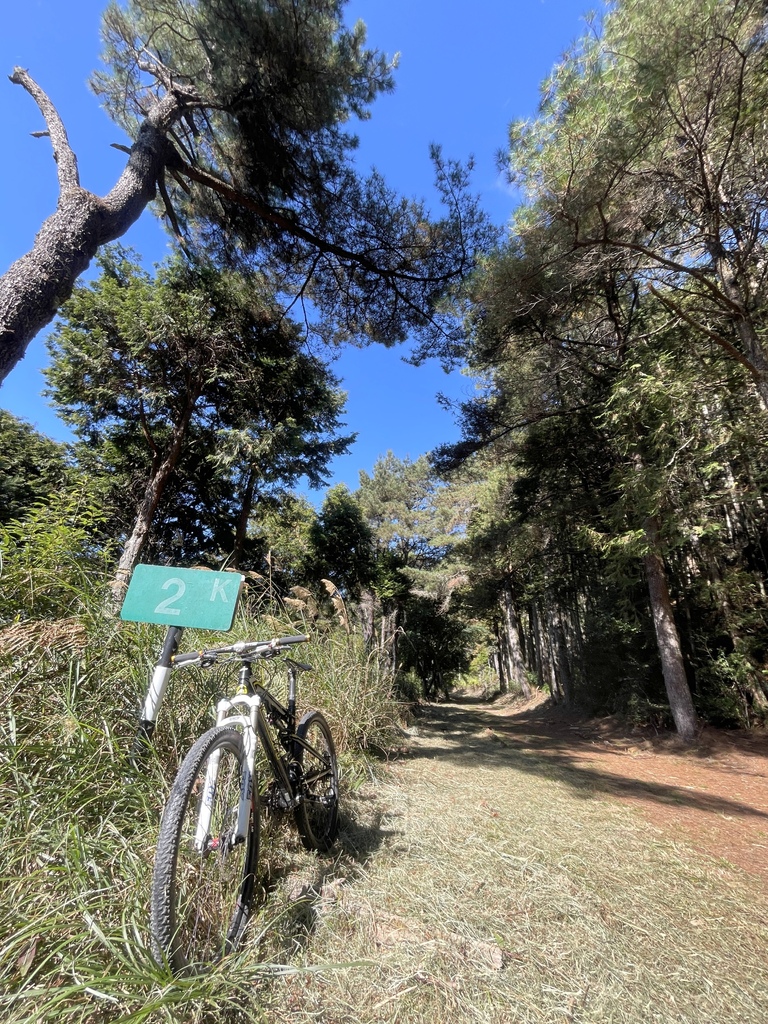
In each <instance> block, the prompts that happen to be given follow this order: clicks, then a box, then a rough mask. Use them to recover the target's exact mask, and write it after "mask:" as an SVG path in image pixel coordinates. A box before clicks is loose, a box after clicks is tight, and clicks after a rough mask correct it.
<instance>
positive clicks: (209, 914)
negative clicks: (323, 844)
mask: <svg viewBox="0 0 768 1024" xmlns="http://www.w3.org/2000/svg"><path fill="white" fill-rule="evenodd" d="M214 756H216V757H218V759H219V763H218V770H217V772H216V782H215V790H214V792H213V797H212V808H211V818H210V826H209V827H208V829H207V834H206V835H205V836H204V837H197V825H198V819H199V816H200V810H201V807H202V803H203V795H204V790H205V783H206V771H207V769H208V765H209V764H210V762H211V758H212V757H214ZM245 767H246V759H245V751H244V747H243V738H242V736H241V735H240V733H239V732H238V731H237V729H234V728H232V727H231V726H226V725H222V726H215V727H214V728H213V729H209V730H208V732H206V733H204V734H203V735H202V736H201V737H200V739H199V740H198V741H197V742H196V743H195V745H194V746H193V747H192V748H191V750H190V751H189V753H188V754H187V756H186V757H185V758H184V760H183V761H182V763H181V768H180V769H179V773H178V775H177V776H176V780H175V782H174V784H173V787H172V789H171V793H170V796H169V798H168V803H167V804H166V807H165V811H164V813H163V820H162V823H161V825H160V835H159V838H158V842H157V852H156V855H155V869H154V874H153V878H152V922H151V924H152V942H153V949H154V952H155V955H156V956H157V958H158V960H161V961H162V960H166V959H167V961H168V962H169V964H170V966H171V969H172V970H173V972H174V973H175V974H181V975H190V974H201V973H204V972H205V971H206V970H207V969H209V968H210V967H211V965H212V964H214V963H216V962H217V961H218V960H220V959H221V957H222V956H224V955H226V954H227V953H230V952H231V951H232V950H233V949H234V948H235V946H236V944H237V941H238V939H239V938H240V936H241V934H242V931H243V929H244V928H245V925H246V923H247V921H248V914H249V910H250V904H251V900H252V898H253V889H254V884H255V873H256V864H257V861H258V854H259V806H258V790H257V787H256V784H255V780H253V784H252V787H251V809H250V817H249V820H248V827H247V829H246V835H245V839H244V840H242V839H241V840H239V841H236V840H235V834H236V831H237V815H238V809H239V804H240V792H241V788H242V782H243V773H244V770H245ZM196 839H197V841H196Z"/></svg>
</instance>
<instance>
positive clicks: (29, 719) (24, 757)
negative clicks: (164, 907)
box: [0, 574, 398, 1024]
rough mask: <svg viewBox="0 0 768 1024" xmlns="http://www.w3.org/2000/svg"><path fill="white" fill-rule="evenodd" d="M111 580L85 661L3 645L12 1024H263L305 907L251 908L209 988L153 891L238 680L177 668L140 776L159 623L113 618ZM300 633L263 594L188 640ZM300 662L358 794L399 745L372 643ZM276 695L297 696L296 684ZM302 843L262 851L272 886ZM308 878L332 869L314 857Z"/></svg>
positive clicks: (331, 646)
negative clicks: (161, 923)
mask: <svg viewBox="0 0 768 1024" xmlns="http://www.w3.org/2000/svg"><path fill="white" fill-rule="evenodd" d="M106 581H107V577H106V576H105V575H103V574H102V575H101V577H98V576H94V577H91V578H90V580H89V586H88V587H85V588H84V589H83V591H82V593H81V600H80V602H79V606H80V608H81V611H82V612H83V614H82V615H81V616H79V617H78V619H77V621H78V623H79V625H80V627H81V629H82V630H83V632H84V634H85V639H84V641H83V643H82V645H81V650H80V653H79V654H78V655H77V656H76V657H71V656H70V657H67V656H66V653H65V656H64V658H63V661H62V656H61V655H62V650H61V648H59V650H58V651H50V652H49V651H47V650H46V649H45V648H44V647H43V646H41V645H39V644H37V643H36V641H35V639H34V636H33V635H32V634H30V637H29V640H28V643H27V645H26V646H25V647H24V648H23V649H21V650H16V653H15V654H9V653H8V652H7V650H6V649H4V650H2V651H0V696H1V697H2V700H3V706H4V708H5V715H4V718H3V720H2V722H0V738H1V739H2V742H1V743H0V786H2V788H3V790H4V791H5V792H9V793H13V795H14V799H12V800H7V801H4V804H3V809H2V812H0V842H2V846H3V851H4V854H3V865H4V867H3V892H2V895H0V929H1V930H2V934H3V936H4V941H3V946H2V950H0V979H1V981H0V992H1V993H2V994H0V1006H2V1010H3V1018H4V1020H8V1021H11V1022H18V1024H21V1022H22V1021H23V1022H25V1024H26V1022H29V1021H35V1022H43V1021H60V1020H62V1019H67V1020H83V1021H85V1020H89V1021H90V1020H95V1019H98V1020H99V1021H104V1022H107V1021H125V1020H128V1019H132V1020H136V1021H142V1020H147V1021H155V1020H167V1019H173V1020H182V1019H183V1020H185V1021H190V1022H200V1024H202V1022H204V1021H208V1020H211V1019H212V1018H213V1017H214V1016H215V1018H216V1019H217V1020H223V1021H230V1022H232V1024H235V1022H239V1021H242V1020H245V1019H247V1020H252V1021H258V1020H260V1019H262V1015H263V1013H264V1012H265V1011H264V1005H265V1000H266V1001H268V994H267V989H266V985H267V982H268V979H269V977H270V973H271V972H272V970H273V968H274V966H275V964H276V963H279V962H282V960H281V958H282V957H284V956H285V955H287V954H286V953H285V952H284V951H283V950H284V946H286V945H292V943H293V941H294V940H293V939H292V938H289V936H290V935H292V928H293V927H294V922H293V918H292V916H291V914H290V908H289V910H288V912H286V910H285V908H281V907H280V906H279V905H278V906H277V907H275V906H274V905H273V904H272V903H270V901H269V899H267V901H266V905H265V906H264V907H262V908H257V911H256V912H255V913H254V916H253V921H252V922H251V926H250V929H249V936H250V939H249V945H247V946H246V948H245V950H243V952H242V954H241V955H240V956H238V957H234V958H228V959H227V961H226V963H225V964H222V966H221V968H220V969H219V970H216V971H214V972H213V973H212V974H211V975H210V976H209V977H207V978H202V979H195V980H188V981H185V982H183V983H177V982H174V981H173V980H172V979H171V978H170V976H169V975H168V974H167V972H166V971H165V970H163V969H161V968H159V967H158V966H157V965H156V964H155V963H154V962H153V960H152V957H151V953H150V950H149V937H148V907H147V892H148V887H149V885H150V880H151V872H152V859H153V854H154V846H155V842H156V838H157V829H158V826H159V820H160V813H161V810H162V804H163V801H164V798H165V796H166V795H167V792H168V788H169V786H170V783H171V781H172V779H173V776H174V774H175V772H176V770H177V768H178V763H179V760H180V758H181V757H182V756H183V754H184V753H185V752H186V749H188V746H189V744H190V743H191V741H192V739H193V738H194V737H196V736H197V735H199V734H200V732H201V731H202V730H203V729H205V728H207V727H208V726H209V725H210V724H211V716H212V707H213V704H214V701H215V700H216V699H217V697H218V696H219V695H220V694H221V692H222V691H223V690H224V689H226V688H227V687H232V686H233V685H234V683H235V680H234V679H232V678H231V677H230V678H229V679H228V680H227V679H225V678H224V677H223V676H222V675H221V674H217V673H215V672H202V671H199V670H188V671H183V672H182V671H179V672H177V673H174V675H173V677H172V681H171V685H170V687H169V690H168V692H167V695H166V702H165V705H164V707H163V709H162V710H161V713H160V716H159V720H158V727H157V731H156V734H155V738H156V742H155V748H154V752H150V754H149V755H148V757H147V759H146V761H145V763H144V765H143V768H142V770H140V771H138V772H137V771H136V770H135V769H134V768H133V766H132V765H131V764H130V762H129V759H128V754H129V751H130V748H131V744H132V741H133V736H134V731H135V728H136V722H137V716H138V708H139V706H140V699H141V697H142V696H143V694H144V692H145V690H146V686H147V682H148V677H149V669H150V666H151V665H152V663H153V662H154V660H155V659H156V657H157V654H158V652H159V649H160V646H161V644H162V630H161V629H159V628H158V627H153V626H145V625H141V624H135V623H119V622H116V621H115V620H114V619H112V618H111V617H108V616H104V615H103V614H102V612H101V602H100V600H99V595H100V592H101V590H102V587H103V586H104V585H105V584H106ZM254 613H256V614H255V615H254ZM70 626H71V623H70ZM303 626H304V623H296V622H295V621H291V620H290V619H289V618H288V617H287V616H286V615H285V613H284V612H283V611H282V610H281V609H280V608H279V607H276V606H274V605H271V604H270V603H269V602H264V601H259V600H257V599H256V598H251V599H250V601H249V603H248V607H247V608H244V609H243V610H242V611H241V613H240V614H238V617H237V619H236V623H235V626H234V628H233V630H232V632H231V633H230V634H227V636H226V637H224V636H222V637H217V636H215V635H212V634H210V633H195V632H194V631H189V632H188V633H187V634H185V637H184V641H183V646H185V647H186V646H187V645H188V649H195V648H196V647H198V646H202V645H205V644H211V643H216V642H217V641H218V642H228V641H229V640H234V639H238V638H241V637H246V636H247V637H254V636H261V637H267V636H272V635H276V634H280V635H285V634H286V633H290V632H296V631H297V630H298V629H299V628H303ZM1 642H2V641H0V643H1ZM302 659H303V660H307V661H309V662H310V663H312V664H314V665H315V671H314V672H312V673H304V674H303V675H302V685H301V705H302V708H304V707H307V706H315V707H320V708H322V709H323V711H324V712H325V713H326V714H327V717H328V719H329V721H330V722H331V725H332V728H333V731H334V736H335V739H336V743H337V746H338V750H339V755H340V763H341V771H342V785H343V791H344V793H345V794H346V793H348V792H349V791H350V789H353V788H355V787H357V786H358V784H359V782H360V781H361V780H362V779H364V778H367V777H370V774H371V771H372V770H373V764H374V762H372V761H370V760H369V758H368V757H367V755H366V754H365V753H364V751H366V750H367V751H374V752H375V751H377V750H378V749H380V748H381V747H386V746H387V745H388V743H389V738H390V734H391V732H392V730H393V728H394V726H395V725H396V722H397V716H398V708H397V706H396V705H395V704H394V702H393V701H392V699H391V697H390V694H389V689H388V683H387V681H386V680H385V679H384V678H383V677H382V675H381V673H380V672H379V671H378V669H377V666H376V664H375V662H374V661H372V660H371V659H370V658H369V657H368V655H367V652H365V650H364V649H363V646H362V643H361V642H359V641H358V640H356V639H355V638H350V637H349V636H347V635H346V633H343V632H341V631H337V630H332V629H328V630H326V631H325V632H324V633H322V634H320V635H317V636H316V637H315V638H314V642H313V643H312V644H311V645H308V646H307V647H306V648H304V649H303V652H302ZM271 685H273V686H274V687H275V688H276V692H277V695H278V696H281V695H282V696H285V694H284V692H282V691H284V689H285V683H284V677H283V674H282V673H279V674H278V673H274V676H273V683H272V684H271ZM290 834H291V833H290V829H287V830H285V831H281V832H279V833H278V834H277V835H276V836H275V837H273V838H272V840H271V841H270V842H267V843H265V848H264V851H263V853H264V858H265V859H264V860H263V861H262V864H261V871H262V872H263V874H264V877H265V878H266V877H269V876H270V874H272V875H273V876H274V875H279V873H280V872H283V871H286V870H288V867H286V865H290V863H291V862H292V861H295V860H297V858H299V857H300V854H299V853H298V852H297V850H296V849H294V848H293V847H292V846H291V841H290ZM304 870H305V874H306V873H307V872H312V871H315V870H318V865H317V862H316V861H315V860H314V858H307V861H306V864H305V865H304ZM265 933H266V934H268V935H269V936H270V941H265V939H264V935H265ZM275 950H278V952H275Z"/></svg>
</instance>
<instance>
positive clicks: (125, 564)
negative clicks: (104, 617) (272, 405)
mask: <svg viewBox="0 0 768 1024" xmlns="http://www.w3.org/2000/svg"><path fill="white" fill-rule="evenodd" d="M196 400H197V396H194V397H193V396H190V397H189V398H188V400H187V406H186V408H185V410H184V412H183V413H182V416H181V419H180V420H179V422H178V423H177V424H176V426H175V427H174V430H173V440H172V442H171V445H170V447H169V449H168V452H167V454H166V456H165V458H164V459H163V461H162V462H159V463H158V460H157V459H156V460H155V467H154V468H153V471H152V473H151V474H150V477H149V480H148V482H147V486H146V487H145V489H144V497H143V498H142V501H141V504H140V505H139V509H138V512H137V514H136V522H135V524H134V527H133V531H132V533H131V536H130V537H129V538H128V540H127V542H126V544H125V547H124V548H123V553H122V555H121V556H120V561H119V562H118V563H117V569H116V571H115V579H114V580H113V581H112V584H111V586H110V590H111V601H112V608H113V610H114V611H115V613H116V612H117V611H118V609H119V608H120V606H121V605H122V603H123V599H124V598H125V592H126V590H127V589H128V584H129V583H130V580H131V575H132V574H133V570H134V569H135V567H136V563H137V562H138V560H139V556H140V554H141V552H142V549H143V548H144V544H145V542H146V539H147V534H148V533H149V531H150V528H151V526H152V517H153V516H154V514H155V511H156V510H157V506H158V505H159V504H160V499H161V498H162V496H163V492H164V491H165V485H166V484H167V483H168V480H169V479H170V476H171V473H173V471H174V469H175V468H176V466H177V465H178V463H179V459H180V457H181V451H182V448H183V446H184V440H185V438H186V436H187V428H188V426H189V421H190V419H191V417H192V412H193V410H194V408H195V402H196Z"/></svg>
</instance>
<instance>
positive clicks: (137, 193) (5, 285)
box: [0, 78, 180, 382]
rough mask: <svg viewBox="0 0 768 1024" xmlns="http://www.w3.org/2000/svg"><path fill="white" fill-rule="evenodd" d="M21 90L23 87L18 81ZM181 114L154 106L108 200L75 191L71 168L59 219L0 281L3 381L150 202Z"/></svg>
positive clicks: (174, 106) (171, 103)
mask: <svg viewBox="0 0 768 1024" xmlns="http://www.w3.org/2000/svg"><path fill="white" fill-rule="evenodd" d="M19 84H25V83H24V82H22V81H21V78H20V79H19ZM25 88H27V89H28V91H30V92H32V88H31V87H28V86H27V85H26V84H25ZM33 95H34V93H33ZM36 98H37V97H36ZM179 113H180V107H179V105H178V103H177V101H176V100H175V99H173V98H168V99H166V100H162V101H161V102H159V103H157V104H156V105H155V107H154V108H153V110H152V112H151V114H150V115H149V116H148V117H147V119H146V120H145V121H144V123H143V124H142V126H141V128H140V129H139V133H138V136H137V139H136V142H135V144H134V146H133V148H132V149H131V153H130V156H129V159H128V163H127V165H126V167H125V170H124V171H123V172H122V174H121V175H120V178H119V179H118V182H117V184H116V185H115V186H114V188H113V189H112V190H111V191H110V192H109V194H108V195H107V196H106V197H104V198H102V197H100V196H96V195H94V194H93V193H92V192H88V191H86V189H84V188H81V187H80V185H79V182H78V181H77V177H76V165H75V170H74V172H73V177H72V179H71V180H70V181H68V182H62V184H61V190H60V195H59V200H58V204H57V208H56V212H55V213H53V214H52V215H51V216H50V217H49V218H48V219H47V220H46V221H45V223H44V224H43V226H42V228H41V229H40V231H39V233H38V235H37V237H36V238H35V242H34V245H33V247H32V249H31V250H30V251H29V252H28V253H27V254H26V255H25V256H22V257H21V258H20V259H18V260H16V262H15V263H13V264H12V265H11V266H10V267H9V268H8V270H7V271H6V272H5V274H3V276H2V277H0V382H2V381H3V380H4V379H5V377H6V376H7V375H8V374H9V373H10V371H11V370H12V369H13V367H14V366H15V365H16V364H17V363H18V362H19V360H20V359H22V357H23V356H24V353H25V352H26V350H27V346H28V345H29V342H30V341H31V340H32V338H34V336H35V335H36V334H37V333H38V331H40V330H41V329H42V328H43V327H45V326H46V325H47V324H49V323H50V322H51V320H52V319H53V318H54V316H55V315H56V311H57V310H58V308H59V306H60V305H61V303H62V302H64V301H65V300H66V299H68V298H69V296H70V295H71V294H72V289H73V288H74V286H75V282H76V281H77V278H78V277H79V276H80V274H82V273H83V271H84V270H85V269H86V268H87V267H88V264H89V263H90V262H91V259H92V258H93V257H94V256H95V255H96V252H97V250H98V249H99V247H100V246H102V245H104V244H105V243H107V242H112V241H114V240H115V239H116V238H120V237H121V236H122V235H123V234H125V232H126V231H127V230H128V228H129V227H130V226H131V225H132V224H133V223H134V222H135V221H136V220H138V218H139V216H140V214H141V213H142V211H143V210H144V209H145V207H146V206H147V204H148V203H149V202H150V201H151V200H152V199H154V197H155V189H156V185H157V181H158V179H160V178H161V177H162V174H163V169H164V167H165V165H166V164H167V163H171V162H172V161H173V158H174V151H173V149H172V147H171V145H170V143H169V142H168V140H167V138H166V136H165V131H166V130H167V128H168V127H170V125H171V124H172V123H173V121H174V120H175V119H176V117H178V115H179ZM49 126H50V122H49ZM59 127H60V126H59ZM61 131H62V132H63V129H61ZM64 141H65V143H66V134H65V133H64ZM58 157H59V154H58V153H57V159H58ZM60 178H61V176H60Z"/></svg>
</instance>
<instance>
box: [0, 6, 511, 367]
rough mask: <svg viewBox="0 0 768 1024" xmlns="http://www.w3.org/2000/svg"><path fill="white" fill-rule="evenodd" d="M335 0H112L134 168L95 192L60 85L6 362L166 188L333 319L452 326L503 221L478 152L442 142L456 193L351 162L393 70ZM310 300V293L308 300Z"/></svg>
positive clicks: (350, 325)
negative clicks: (472, 162) (489, 198)
mask: <svg viewBox="0 0 768 1024" xmlns="http://www.w3.org/2000/svg"><path fill="white" fill-rule="evenodd" d="M343 6H344V5H343V3H342V2H339V0H302V2H301V3H295V2H294V0H127V2H126V3H125V4H122V3H117V2H113V3H110V4H109V6H108V7H107V9H106V11H105V14H104V19H103V27H102V35H103V39H104V55H103V56H104V62H105V65H106V70H105V71H103V72H97V73H96V74H95V75H94V76H93V80H92V85H93V88H94V90H95V91H96V93H97V94H98V95H99V96H100V97H101V98H102V100H103V102H104V104H105V107H106V109H107V111H108V113H109V114H110V115H111V116H112V118H113V119H114V120H115V121H116V123H117V124H118V125H120V126H121V127H122V128H123V129H124V130H125V131H126V132H127V134H128V136H129V139H130V145H129V146H126V147H123V148H125V150H126V153H127V155H128V159H127V163H126V166H125V169H124V171H123V173H122V174H121V175H120V178H119V179H118V181H117V182H116V183H115V185H114V187H113V188H112V189H111V190H110V192H109V193H108V194H107V195H106V196H103V197H100V196H96V195H94V194H92V193H90V192H88V191H87V190H85V189H83V188H82V186H81V185H80V179H79V172H78V167H77V159H76V156H75V153H74V152H73V151H72V149H71V146H70V144H69V141H68V138H67V133H66V128H65V125H64V124H63V122H62V121H61V118H60V117H59V114H58V112H57V110H56V107H55V102H54V101H52V100H51V99H50V98H49V97H48V96H47V95H46V94H45V92H44V91H43V89H42V88H41V87H40V85H39V84H38V83H37V82H36V81H35V80H34V78H33V77H32V76H31V75H30V74H29V73H28V72H27V71H25V70H23V69H21V68H16V69H15V71H14V73H13V75H12V76H11V80H12V81H13V82H14V83H16V84H17V85H20V86H22V88H24V89H25V90H26V91H27V92H28V93H29V95H30V96H31V97H32V98H33V100H34V101H35V103H36V104H37V106H38V107H39V109H40V111H41V113H42V114H43V116H44V118H45V122H46V127H47V134H48V135H49V136H50V140H51V144H52V146H53V153H54V157H55V160H56V166H57V174H58V179H59V190H60V191H59V201H58V206H57V210H56V211H55V213H54V214H53V215H52V216H51V217H50V218H49V219H48V220H47V221H46V222H45V224H44V225H43V226H42V228H41V231H40V233H39V234H38V236H37V239H36V240H35V244H34V247H33V249H32V250H31V251H30V252H29V253H27V254H26V255H25V256H23V257H21V258H20V259H19V260H18V261H17V262H16V263H14V264H13V265H12V266H11V267H10V268H9V270H8V271H7V272H6V273H5V275H4V276H3V277H2V278H0V379H2V378H4V377H5V375H6V374H7V373H8V372H9V371H10V369H11V368H12V367H13V366H14V365H15V363H16V362H17V361H18V360H19V359H20V358H21V357H22V356H23V354H24V351H25V349H26V346H27V344H28V343H29V341H30V339H31V338H32V337H33V336H34V335H35V334H36V333H37V332H38V331H39V330H40V329H41V328H42V327H44V326H45V325H46V324H47V323H49V322H50V320H51V319H52V318H53V316H54V314H55V313H56V310H57V309H58V308H59V306H60V304H61V303H62V302H63V301H64V300H65V299H66V298H67V296H68V295H69V294H70V293H71V290H72V288H73V286H74V283H75V281H76V280H77V278H78V276H79V275H80V274H81V273H82V272H83V271H84V270H85V268H86V267H87V266H88V264H89V262H90V260H91V259H92V257H93V256H94V254H95V253H96V252H97V250H98V249H99V247H100V246H102V245H104V244H105V243H107V242H110V241H114V240H115V239H117V238H119V237H120V236H121V235H122V234H123V233H124V232H125V231H126V230H127V228H128V227H129V226H130V224H132V223H133V222H134V221H135V220H136V219H137V218H138V217H139V215H140V214H141V213H142V211H143V210H144V209H145V207H146V206H147V205H148V204H149V203H150V202H152V201H153V200H154V199H157V200H158V209H159V210H160V211H161V212H162V214H163V215H164V216H165V218H166V222H167V223H168V225H169V227H170V228H171V230H172V231H173V232H174V233H176V234H177V235H182V234H183V236H184V238H185V242H186V244H187V246H188V247H189V248H190V249H200V248H204V249H205V250H206V252H207V253H208V254H209V255H212V256H214V257H215V258H216V260H217V261H219V262H220V263H224V264H226V265H229V266H233V265H237V266H241V267H245V268H252V267H258V268H259V269H260V270H262V271H266V270H268V271H269V273H270V274H272V275H273V288H274V291H275V293H276V294H277V293H280V294H282V295H283V296H284V297H285V301H286V303H287V304H291V303H294V302H296V301H299V302H305V301H306V302H311V308H312V310H313V311H317V312H318V314H319V329H321V330H323V331H324V332H325V333H333V334H335V335H338V336H342V337H352V338H355V339H358V340H368V339H371V338H374V339H376V340H379V341H383V342H385V343H387V344H392V343H394V342H396V341H399V340H402V339H403V338H404V337H405V336H406V334H407V333H408V332H409V331H411V330H415V331H425V332H427V333H428V334H429V333H435V332H436V333H437V334H441V333H443V332H444V327H443V324H442V322H441V316H440V311H439V309H438V303H439V300H440V298H441V296H442V295H443V294H444V292H445V290H446V288H448V287H449V286H450V285H451V283H452V282H455V281H456V280H457V279H459V278H460V277H461V276H462V275H463V274H465V273H466V272H467V270H468V269H469V268H470V267H471V265H472V261H473V258H474V252H475V250H476V249H477V248H478V247H480V246H483V245H485V244H487V242H488V241H489V240H490V237H491V234H490V233H489V231H488V228H487V224H486V221H485V218H484V217H483V216H482V214H481V212H480V211H479V208H478V206H477V203H476V201H475V200H474V198H473V197H471V196H470V194H469V193H468V190H467V176H466V169H465V168H463V167H461V166H459V165H457V164H455V163H452V162H450V161H445V160H443V158H442V156H441V155H440V153H439V151H437V150H435V151H434V154H433V155H434V160H435V167H436V174H437V185H438V188H439V190H440V192H441V194H442V197H443V199H444V200H445V203H446V211H445V215H444V216H443V217H442V218H438V219H434V218H431V217H430V216H429V214H428V212H427V210H426V208H425V206H424V204H423V203H421V202H418V201H415V200H410V199H405V198H403V197H401V196H398V195H396V194H394V193H393V192H392V191H391V190H390V189H388V188H387V186H386V184H385V182H384V181H383V179H382V178H381V177H380V176H379V175H377V174H375V173H374V174H370V175H368V176H365V175H362V174H361V173H360V172H359V171H358V170H357V169H356V168H355V166H354V163H353V160H352V154H353V151H354V149H355V146H356V138H355V135H354V121H355V119H362V118H366V117H368V116H369V113H370V106H371V104H372V103H373V101H374V99H375V98H376V96H377V95H378V94H380V93H381V92H382V91H385V90H387V89H390V88H392V84H393V78H392V72H393V66H392V64H391V62H389V61H388V60H387V59H386V58H385V57H384V56H383V55H382V54H380V53H377V52H376V51H373V50H370V49H367V48H366V46H365V29H364V26H363V25H362V24H361V23H358V24H357V25H355V26H354V27H353V28H351V29H350V28H347V27H346V26H345V25H344V24H343V21H342V16H343ZM308 308H309V307H308Z"/></svg>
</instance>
